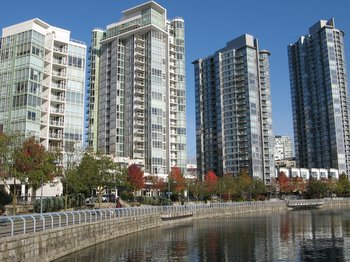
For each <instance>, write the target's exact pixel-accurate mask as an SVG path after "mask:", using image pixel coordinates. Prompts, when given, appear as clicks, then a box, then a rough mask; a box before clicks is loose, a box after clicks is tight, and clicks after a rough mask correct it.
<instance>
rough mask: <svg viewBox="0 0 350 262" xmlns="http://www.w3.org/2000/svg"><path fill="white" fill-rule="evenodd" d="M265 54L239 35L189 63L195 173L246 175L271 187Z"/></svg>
mask: <svg viewBox="0 0 350 262" xmlns="http://www.w3.org/2000/svg"><path fill="white" fill-rule="evenodd" d="M269 55H270V53H269V52H268V51H266V50H260V49H259V45H258V40H257V39H254V37H253V36H251V35H242V36H240V37H238V38H236V39H234V40H232V41H230V42H228V43H227V45H226V47H225V48H223V49H221V50H219V51H217V52H215V54H213V55H211V56H208V57H206V58H203V59H198V60H196V61H194V62H193V64H194V71H195V94H196V95H195V96H196V145H197V170H198V173H199V174H201V175H202V174H205V173H206V172H208V171H209V170H213V171H214V172H215V173H216V174H217V175H219V176H222V175H224V174H227V173H230V174H233V175H235V176H236V175H238V174H239V173H240V172H242V171H244V170H245V171H246V172H248V173H249V175H250V176H252V177H258V178H260V179H262V180H263V181H264V182H266V183H269V182H270V177H271V176H273V175H274V159H273V155H274V152H273V150H274V141H273V135H272V120H271V95H270V79H269Z"/></svg>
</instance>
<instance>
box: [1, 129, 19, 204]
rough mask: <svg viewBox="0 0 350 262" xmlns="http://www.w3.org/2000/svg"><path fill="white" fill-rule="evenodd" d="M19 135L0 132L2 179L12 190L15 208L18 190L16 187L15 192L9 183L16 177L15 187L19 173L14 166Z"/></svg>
mask: <svg viewBox="0 0 350 262" xmlns="http://www.w3.org/2000/svg"><path fill="white" fill-rule="evenodd" d="M19 138H20V137H19V135H16V134H10V135H8V134H5V133H0V165H1V168H0V180H1V182H2V183H3V184H4V185H5V187H6V188H7V190H8V191H9V192H10V194H11V195H12V197H13V204H14V210H15V205H16V202H15V201H16V199H17V196H16V190H15V189H14V190H13V192H11V190H10V185H9V184H8V183H7V182H8V180H9V179H11V178H13V179H14V187H16V179H19V177H18V178H17V173H16V170H15V168H14V163H13V161H14V155H15V150H16V149H17V148H18V147H19V146H20V143H21V141H20V139H19Z"/></svg>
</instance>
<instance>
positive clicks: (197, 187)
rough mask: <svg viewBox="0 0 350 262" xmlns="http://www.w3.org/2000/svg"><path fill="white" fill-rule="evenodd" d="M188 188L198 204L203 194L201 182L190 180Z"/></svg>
mask: <svg viewBox="0 0 350 262" xmlns="http://www.w3.org/2000/svg"><path fill="white" fill-rule="evenodd" d="M189 188H190V192H191V194H192V195H193V196H194V198H195V199H196V202H198V199H199V197H200V195H201V194H203V188H204V185H203V182H201V181H199V179H193V180H190V182H189Z"/></svg>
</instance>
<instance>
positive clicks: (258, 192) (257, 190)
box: [251, 177, 267, 200]
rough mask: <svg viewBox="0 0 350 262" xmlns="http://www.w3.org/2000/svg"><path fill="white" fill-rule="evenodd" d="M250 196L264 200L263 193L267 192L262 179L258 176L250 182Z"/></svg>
mask: <svg viewBox="0 0 350 262" xmlns="http://www.w3.org/2000/svg"><path fill="white" fill-rule="evenodd" d="M251 193H252V196H253V198H254V199H255V200H265V195H266V193H267V189H266V186H265V183H264V181H262V180H261V179H260V178H257V177H256V178H254V179H253V183H252V191H251Z"/></svg>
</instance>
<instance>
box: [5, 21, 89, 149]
mask: <svg viewBox="0 0 350 262" xmlns="http://www.w3.org/2000/svg"><path fill="white" fill-rule="evenodd" d="M85 60H86V45H85V44H84V43H82V42H80V41H76V40H72V39H70V32H69V31H67V30H64V29H61V28H57V27H54V26H51V25H49V24H47V23H45V22H43V21H41V20H40V19H37V18H36V19H32V20H29V21H26V22H23V23H20V24H16V25H13V26H9V27H6V28H4V29H3V30H2V38H1V47H0V124H1V125H3V129H4V132H14V131H19V132H21V133H23V134H25V135H35V136H36V137H37V138H38V140H39V139H40V142H41V144H42V145H44V146H45V147H46V148H47V149H49V150H55V151H56V150H59V151H62V152H63V151H68V150H69V151H70V150H74V148H75V147H76V146H77V145H79V146H82V145H83V134H84V93H85V62H86V61H85Z"/></svg>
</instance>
